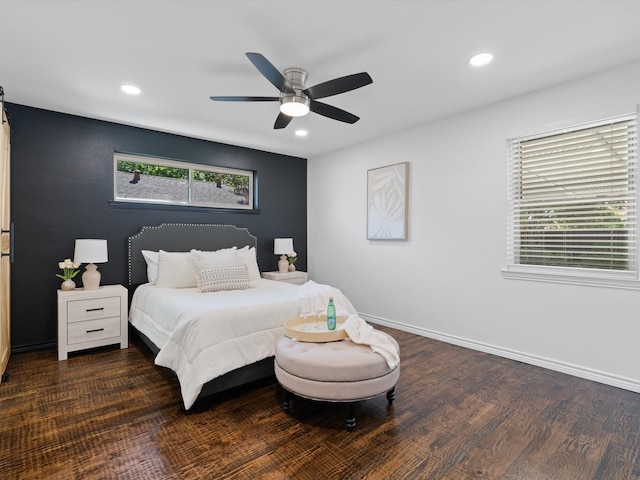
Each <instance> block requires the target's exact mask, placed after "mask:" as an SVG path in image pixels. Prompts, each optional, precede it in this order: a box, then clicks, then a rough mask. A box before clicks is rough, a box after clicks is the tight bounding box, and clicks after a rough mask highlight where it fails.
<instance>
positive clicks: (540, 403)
mask: <svg viewBox="0 0 640 480" xmlns="http://www.w3.org/2000/svg"><path fill="white" fill-rule="evenodd" d="M382 329H383V330H385V331H387V332H389V333H390V334H392V335H393V336H394V337H395V338H396V339H397V340H398V342H399V343H400V346H401V358H402V361H401V369H402V370H401V375H400V381H399V383H398V386H397V388H396V400H395V402H394V404H393V406H392V407H391V408H389V409H388V408H387V401H386V399H385V397H384V396H381V397H379V398H376V399H373V400H368V401H365V402H361V403H360V404H358V406H357V408H356V420H357V426H356V429H355V430H354V431H353V432H347V431H346V429H345V426H344V409H343V406H342V405H340V404H325V403H316V402H312V401H307V400H300V399H296V403H295V404H294V407H293V410H292V412H291V414H286V413H284V412H283V411H282V409H281V406H280V391H279V388H278V387H277V385H276V384H275V383H273V382H264V383H262V384H257V385H252V386H251V387H249V388H242V389H240V390H237V391H235V392H233V393H232V394H228V395H224V396H221V397H219V398H217V399H216V400H215V401H214V402H213V403H212V405H211V406H210V408H209V409H208V410H205V411H204V412H201V413H185V412H184V411H183V410H182V409H181V407H180V405H181V403H180V400H179V398H180V397H179V388H178V384H177V381H176V380H175V378H174V376H173V374H172V373H171V372H170V371H168V370H165V369H162V368H159V367H155V366H154V365H153V361H152V358H151V355H150V353H149V351H148V349H147V348H146V347H145V346H144V345H143V344H142V343H140V342H139V341H138V340H136V339H132V340H131V342H130V348H128V349H126V350H119V349H118V348H117V347H108V348H102V349H96V350H92V351H89V352H79V353H75V354H71V356H70V358H69V360H67V361H62V362H58V361H57V360H56V352H55V351H54V350H45V351H39V352H30V353H21V354H14V355H13V356H12V357H11V360H10V362H9V373H10V374H11V377H10V380H9V381H8V382H7V383H4V384H1V385H0V411H1V412H2V421H1V422H0V478H3V479H67V478H73V479H76V478H77V479H200V478H202V479H264V480H271V479H313V480H316V479H318V480H321V479H340V480H343V479H430V480H432V479H433V480H435V479H455V480H464V479H483V480H484V479H513V480H515V479H518V480H538V479H545V480H563V479H571V480H587V479H603V480H614V479H620V480H627V479H634V478H639V479H640V462H639V451H640V395H638V394H635V393H632V392H628V391H625V390H620V389H617V388H614V387H609V386H605V385H601V384H598V383H594V382H590V381H588V380H582V379H579V378H574V377H571V376H567V375H563V374H560V373H556V372H551V371H547V370H544V369H541V368H538V367H533V366H530V365H525V364H522V363H518V362H514V361H511V360H505V359H502V358H498V357H494V356H491V355H487V354H484V353H479V352H475V351H472V350H466V349H464V348H460V347H456V346H453V345H448V344H444V343H440V342H437V341H434V340H430V339H427V338H423V337H419V336H416V335H412V334H409V333H404V332H400V331H396V330H392V329H389V328H382ZM327 361H330V359H327Z"/></svg>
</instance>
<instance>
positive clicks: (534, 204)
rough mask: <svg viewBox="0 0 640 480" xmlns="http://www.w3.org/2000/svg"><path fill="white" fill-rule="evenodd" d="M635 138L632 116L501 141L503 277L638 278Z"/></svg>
mask: <svg viewBox="0 0 640 480" xmlns="http://www.w3.org/2000/svg"><path fill="white" fill-rule="evenodd" d="M636 142H637V125H636V116H635V115H633V116H626V117H618V118H615V119H611V120H608V121H606V122H600V123H594V124H590V125H582V126H580V127H576V128H572V129H565V130H562V131H558V132H551V133H547V134H545V135H538V136H531V137H527V138H517V139H512V140H509V141H508V157H509V158H508V161H509V166H508V170H509V174H508V215H509V218H508V240H507V257H508V258H507V269H506V272H505V273H507V275H506V276H507V277H509V276H510V275H508V273H509V272H511V273H516V275H513V277H514V278H535V277H536V276H538V278H540V279H546V280H551V281H569V282H575V281H576V278H577V279H582V280H578V283H601V284H607V285H611V284H615V282H616V281H622V283H624V282H625V281H626V282H628V281H629V280H637V270H638V268H637V203H638V201H637V200H638V199H637V197H638V190H637V162H636V161H637V155H636ZM561 277H563V278H561ZM571 277H573V278H571ZM584 279H592V281H589V280H587V281H585V280H584ZM593 279H596V280H593ZM607 279H608V280H607ZM609 280H611V282H609Z"/></svg>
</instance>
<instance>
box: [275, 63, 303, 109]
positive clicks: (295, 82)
mask: <svg viewBox="0 0 640 480" xmlns="http://www.w3.org/2000/svg"><path fill="white" fill-rule="evenodd" d="M283 74H284V78H286V79H287V82H289V85H291V86H292V87H293V89H294V90H295V93H285V92H282V93H280V111H281V112H282V113H284V114H285V115H289V116H290V117H302V116H304V115H306V114H307V113H309V103H310V102H309V97H308V96H307V95H305V94H304V93H302V90H303V89H304V86H305V83H306V82H307V76H308V73H307V71H306V70H304V69H302V68H297V67H294V68H287V69H286V70H285V71H284V72H283Z"/></svg>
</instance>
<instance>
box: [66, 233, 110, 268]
mask: <svg viewBox="0 0 640 480" xmlns="http://www.w3.org/2000/svg"><path fill="white" fill-rule="evenodd" d="M73 261H74V262H76V263H106V262H108V261H109V253H108V252H107V241H106V240H94V239H87V238H84V239H78V240H76V247H75V250H74V253H73Z"/></svg>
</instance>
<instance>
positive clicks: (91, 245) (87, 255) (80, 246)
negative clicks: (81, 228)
mask: <svg viewBox="0 0 640 480" xmlns="http://www.w3.org/2000/svg"><path fill="white" fill-rule="evenodd" d="M73 261H74V262H77V263H88V265H87V266H86V267H85V271H84V273H83V274H82V286H83V287H84V289H85V290H97V289H98V287H99V286H100V272H99V271H98V267H97V266H96V265H95V264H96V263H106V262H108V261H109V255H108V252H107V241H106V240H95V239H87V238H83V239H77V240H76V247H75V250H74V253H73Z"/></svg>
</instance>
